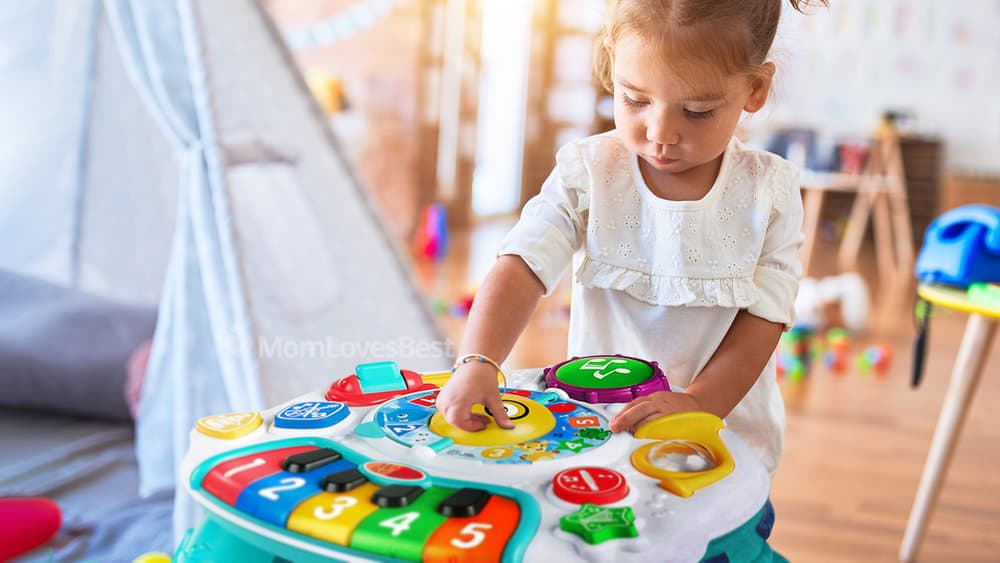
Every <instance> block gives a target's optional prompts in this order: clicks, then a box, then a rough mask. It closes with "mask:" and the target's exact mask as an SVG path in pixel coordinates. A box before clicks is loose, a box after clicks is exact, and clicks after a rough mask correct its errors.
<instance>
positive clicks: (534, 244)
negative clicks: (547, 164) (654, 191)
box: [498, 144, 590, 295]
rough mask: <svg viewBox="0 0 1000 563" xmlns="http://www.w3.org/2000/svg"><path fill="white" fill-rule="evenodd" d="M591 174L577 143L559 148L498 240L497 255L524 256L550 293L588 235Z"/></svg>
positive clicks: (547, 293)
mask: <svg viewBox="0 0 1000 563" xmlns="http://www.w3.org/2000/svg"><path fill="white" fill-rule="evenodd" d="M589 193H590V174H589V173H588V171H587V166H586V164H585V163H584V160H583V156H582V154H581V152H580V149H579V147H577V146H576V145H574V144H569V145H566V146H564V147H562V148H561V149H560V150H559V152H558V153H557V154H556V166H555V168H554V169H553V170H552V173H551V174H549V177H548V178H547V179H546V180H545V183H544V184H542V190H541V192H540V193H539V194H538V195H536V196H535V197H533V198H531V199H530V200H529V201H528V203H527V204H525V206H524V209H523V210H522V211H521V217H520V219H519V220H518V222H517V224H516V225H514V228H513V229H511V231H510V233H508V234H507V236H506V237H505V238H504V240H503V242H502V243H501V245H500V250H499V252H498V255H505V254H513V255H517V256H520V257H521V259H522V260H524V262H525V263H526V264H527V265H528V267H529V268H531V270H532V272H534V273H535V275H536V276H537V277H538V279H539V281H541V282H542V285H544V286H545V295H549V294H551V293H552V291H553V290H554V289H555V288H556V286H557V285H558V284H559V280H560V279H562V276H563V274H564V273H565V272H566V269H567V267H568V266H569V263H570V261H571V260H572V258H573V253H575V252H576V251H577V250H578V249H579V248H580V246H581V245H582V244H583V240H584V238H585V236H586V230H587V209H588V207H589V205H590V203H589V201H590V198H589Z"/></svg>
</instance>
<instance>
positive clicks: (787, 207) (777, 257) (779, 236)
mask: <svg viewBox="0 0 1000 563" xmlns="http://www.w3.org/2000/svg"><path fill="white" fill-rule="evenodd" d="M772 172H773V173H772V175H771V177H770V179H769V180H768V186H767V189H770V190H771V193H772V194H773V199H772V201H773V209H772V211H771V217H770V220H769V222H768V226H767V231H766V233H765V235H764V244H763V248H762V250H761V254H760V259H759V260H758V262H757V266H756V268H755V270H754V274H753V281H754V285H755V286H756V289H757V292H758V294H759V298H758V299H757V301H756V302H755V303H754V304H753V305H751V306H750V307H748V309H747V310H748V311H749V312H750V314H752V315H755V316H758V317H760V318H762V319H766V320H769V321H772V322H776V323H782V324H784V325H785V327H786V328H787V327H791V326H792V324H793V323H794V322H795V296H796V294H797V293H798V289H799V278H801V277H802V264H801V263H800V261H799V247H800V246H801V245H802V241H803V240H804V239H803V235H802V195H801V193H800V191H799V172H798V170H797V169H796V168H795V167H794V166H793V165H791V164H789V163H787V162H781V163H780V165H779V166H776V167H775V168H774V169H773V171H772Z"/></svg>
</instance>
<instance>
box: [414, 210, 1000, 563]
mask: <svg viewBox="0 0 1000 563" xmlns="http://www.w3.org/2000/svg"><path fill="white" fill-rule="evenodd" d="M509 225H510V222H509V221H508V220H499V221H493V222H490V223H485V224H483V225H481V226H479V227H477V228H476V229H474V230H472V231H471V232H468V233H451V248H450V250H449V253H448V255H447V256H446V257H445V259H444V260H443V261H441V262H439V263H428V262H420V261H418V263H417V264H416V274H417V276H418V278H419V281H420V283H421V284H422V285H423V287H424V288H425V290H426V291H427V293H428V295H429V296H430V298H431V299H433V300H435V301H436V302H437V303H438V304H443V305H447V304H449V303H453V302H455V301H457V300H459V299H460V297H461V296H462V295H463V294H465V293H467V292H469V291H470V290H472V289H474V284H475V283H477V282H478V281H479V280H481V279H482V277H483V276H484V275H485V274H486V271H487V270H488V269H489V266H490V265H491V264H492V262H493V255H494V253H495V250H496V247H497V243H498V242H499V239H500V237H501V236H502V235H503V233H504V232H506V229H507V228H508V227H509ZM834 254H835V252H833V249H832V248H823V247H822V245H820V247H819V249H818V252H817V255H818V256H821V257H830V256H832V255H834ZM823 260H824V258H819V261H820V262H821V263H820V264H816V265H815V266H814V269H815V270H816V271H817V272H818V273H819V274H820V275H823V273H824V271H826V272H829V271H830V270H831V265H830V264H825V263H822V261H823ZM864 270H865V271H868V270H869V269H868V268H864ZM567 304H568V290H567V291H565V292H562V291H560V292H556V294H554V295H553V296H551V297H549V298H546V299H544V300H543V302H542V304H541V305H540V307H539V309H538V311H537V312H536V314H535V316H534V317H533V319H532V322H531V324H530V325H529V327H528V328H527V329H526V332H525V333H524V335H523V336H522V338H521V339H520V341H519V342H518V344H517V346H516V347H515V349H514V351H513V353H512V354H511V356H510V358H509V359H508V362H507V367H508V368H523V367H537V366H543V365H548V364H551V363H554V362H556V361H559V360H562V359H564V357H565V354H566V332H567V319H568V317H567V315H566V307H567ZM880 307H881V309H876V313H875V317H874V321H875V322H874V323H873V324H874V325H875V329H874V330H872V331H871V334H869V335H867V336H865V337H864V338H863V339H860V338H859V340H858V341H857V342H855V343H854V348H853V351H854V352H857V351H860V350H862V349H863V348H864V347H865V346H866V345H867V344H888V345H890V346H891V347H892V349H893V351H894V358H893V361H892V363H891V367H890V371H889V372H888V373H887V374H886V375H885V376H881V377H879V376H862V375H860V374H858V373H857V372H855V371H853V370H852V371H851V372H849V373H847V374H845V375H834V374H832V373H830V372H829V371H827V370H826V369H825V368H824V367H823V366H822V365H820V366H814V368H813V370H812V371H811V372H810V374H809V376H808V377H807V378H806V379H805V380H803V381H802V382H800V383H797V384H790V383H788V382H785V383H783V385H784V387H783V391H784V394H785V398H786V408H787V410H788V429H787V435H786V448H785V453H784V457H783V458H782V462H781V467H780V469H779V471H778V475H777V477H776V478H775V481H774V488H773V491H772V500H773V502H774V506H775V510H776V513H777V525H776V527H775V531H774V535H773V536H772V545H773V546H774V547H775V548H776V549H777V550H778V551H780V552H781V553H782V554H783V555H785V556H786V557H788V558H789V559H790V560H791V561H794V562H817V563H820V562H821V563H833V562H840V561H843V562H848V561H850V562H855V561H896V560H898V555H897V554H898V551H899V544H900V541H901V539H902V536H903V529H904V527H905V526H906V521H907V518H908V515H909V511H910V506H911V503H912V502H913V497H914V494H915V492H916V489H917V483H918V481H919V479H920V473H921V470H922V468H923V464H924V458H925V456H926V454H927V450H928V447H929V446H930V441H931V436H932V434H933V432H934V425H935V422H936V420H937V416H938V412H939V410H940V407H941V401H942V397H943V395H944V392H945V389H946V386H947V383H948V380H949V378H950V374H951V366H952V363H953V362H954V360H955V356H956V353H957V351H958V344H959V341H960V339H961V336H962V331H963V329H964V326H965V320H966V316H965V315H963V314H960V313H948V312H939V313H938V314H937V316H936V317H935V318H934V320H933V324H932V328H931V339H930V346H929V350H928V359H927V364H926V368H927V371H926V375H925V377H924V382H923V384H922V385H921V386H920V387H919V388H918V389H916V390H913V389H911V388H910V381H909V379H910V376H909V370H910V354H911V342H912V339H913V334H914V329H913V322H912V320H911V315H910V306H909V303H906V304H904V305H902V306H900V307H896V308H894V310H887V309H888V308H887V307H885V306H881V305H880ZM442 322H443V323H444V325H445V326H446V328H447V330H448V331H449V333H450V335H451V337H452V338H453V339H454V340H455V341H456V342H458V341H460V338H461V330H462V327H463V324H464V319H462V318H461V317H453V316H451V315H449V314H446V313H445V314H442ZM994 408H1000V354H998V353H997V352H996V351H995V350H994V351H993V353H992V354H991V356H990V358H989V360H988V363H987V365H986V368H985V371H984V375H983V380H982V382H981V384H980V387H979V391H978V394H977V396H976V397H975V398H974V399H973V402H972V407H971V411H970V413H969V415H968V418H967V419H966V422H965V427H964V431H963V433H962V434H961V438H960V440H959V443H958V445H957V448H956V450H955V456H954V458H953V459H954V461H953V463H952V464H951V467H950V470H949V472H948V474H947V477H946V480H945V483H944V486H943V487H942V491H941V495H940V498H939V501H938V504H937V508H936V510H935V512H934V514H933V515H932V520H931V522H930V525H929V527H928V531H927V534H926V536H925V539H924V541H923V545H922V549H921V551H920V553H919V557H918V560H919V561H923V562H958V561H970V562H998V561H1000V427H998V425H997V424H996V422H995V421H994V420H993V418H992V416H991V414H990V413H991V412H992V409H994Z"/></svg>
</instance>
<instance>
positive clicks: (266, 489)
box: [236, 459, 356, 527]
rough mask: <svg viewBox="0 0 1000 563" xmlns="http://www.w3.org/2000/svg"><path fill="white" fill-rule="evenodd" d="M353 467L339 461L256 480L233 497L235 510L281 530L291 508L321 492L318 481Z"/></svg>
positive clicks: (348, 463)
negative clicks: (304, 470)
mask: <svg viewBox="0 0 1000 563" xmlns="http://www.w3.org/2000/svg"><path fill="white" fill-rule="evenodd" d="M354 467H356V466H355V465H354V464H353V463H350V462H349V461H346V460H343V459H339V460H337V461H335V462H333V463H328V464H326V465H324V466H322V467H320V468H317V469H314V470H312V471H307V472H305V473H289V472H287V471H282V472H280V473H275V474H274V475H271V476H269V477H265V478H263V479H258V480H256V481H254V482H253V483H251V484H250V485H249V486H248V487H247V488H245V489H243V492H242V493H240V496H238V497H237V498H236V510H239V511H241V512H244V513H246V514H249V515H250V516H255V517H257V518H260V519H261V520H264V521H266V522H270V523H271V524H275V525H277V526H282V527H284V526H285V522H287V521H288V516H289V515H290V514H291V513H292V511H293V510H295V507H297V506H298V505H299V504H301V503H302V502H304V501H306V500H308V499H310V498H312V497H314V496H316V495H318V494H320V493H322V492H323V490H322V489H321V488H320V481H322V480H323V478H324V477H326V476H327V475H332V474H334V473H338V472H340V471H344V470H347V469H353V468H354Z"/></svg>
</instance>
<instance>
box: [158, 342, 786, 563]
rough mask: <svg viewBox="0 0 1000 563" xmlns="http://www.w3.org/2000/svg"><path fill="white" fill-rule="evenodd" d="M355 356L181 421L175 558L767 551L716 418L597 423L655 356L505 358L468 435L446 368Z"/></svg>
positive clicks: (653, 555) (732, 448)
mask: <svg viewBox="0 0 1000 563" xmlns="http://www.w3.org/2000/svg"><path fill="white" fill-rule="evenodd" d="M356 371H357V373H355V374H351V375H350V376H348V377H345V378H343V379H340V380H338V381H335V382H334V383H333V384H331V386H330V388H329V389H327V390H326V391H325V392H322V393H314V394H308V395H305V396H302V397H299V398H297V399H295V400H293V401H291V402H289V403H286V404H284V405H282V406H280V407H277V408H274V409H270V410H268V411H265V412H263V413H257V412H250V413H230V414H226V415H219V416H214V417H207V418H205V419H202V420H200V421H199V422H198V425H197V427H196V428H195V429H194V430H193V431H192V433H191V448H190V450H189V451H188V454H187V456H186V457H185V460H184V463H183V466H182V471H183V472H184V474H186V475H189V479H188V482H187V486H188V490H189V491H190V493H191V494H192V495H193V497H194V498H195V499H196V501H197V502H198V503H199V504H200V505H201V506H202V507H203V508H204V509H205V514H206V516H207V518H206V519H205V521H204V522H203V523H202V524H201V525H199V526H198V527H196V528H195V529H193V530H191V531H189V533H188V535H187V536H186V537H185V538H184V540H183V541H182V542H181V545H180V547H179V548H178V551H177V554H176V558H175V561H178V562H188V563H198V562H208V561H241V562H247V563H255V562H260V563H274V562H283V561H291V562H296V563H299V562H314V561H315V562H318V561H331V560H334V561H337V560H339V561H371V560H376V561H441V562H445V561H448V562H451V561H456V562H457V561H477V562H478V561H502V562H514V561H542V560H545V559H550V558H551V557H552V556H561V557H564V558H565V560H567V561H577V560H583V561H607V560H632V561H652V560H655V561H698V560H702V561H713V562H722V561H780V560H783V559H782V558H781V557H780V556H779V555H777V554H776V553H774V552H773V551H771V549H770V547H769V546H768V545H767V543H766V539H767V537H768V535H769V533H770V529H771V523H772V522H773V513H772V512H771V509H770V505H769V504H768V502H767V498H768V493H769V487H770V479H769V477H768V474H767V472H766V471H765V470H764V468H763V466H761V465H760V463H759V462H758V461H757V460H756V458H755V457H754V456H753V454H752V453H751V451H750V450H749V448H748V447H747V446H746V445H745V444H744V443H743V442H741V441H740V440H739V439H738V438H737V437H736V436H735V435H733V434H731V433H730V432H728V431H727V430H725V428H724V424H723V423H722V421H721V420H719V419H718V418H717V417H714V416H712V415H710V414H707V413H679V414H675V415H670V416H667V417H663V418H660V419H657V420H655V421H653V422H651V423H648V424H645V425H644V426H642V427H641V428H640V429H639V430H638V431H636V432H635V434H634V435H631V434H627V433H619V434H613V433H612V432H611V431H610V429H609V428H608V420H609V418H610V416H612V415H613V414H614V413H615V412H617V410H620V408H621V407H622V405H623V403H625V402H627V401H629V400H631V398H633V397H636V396H642V395H644V394H647V393H650V392H653V391H657V390H669V388H670V387H669V385H668V383H667V380H666V378H665V376H664V374H663V372H662V371H661V370H660V369H659V367H658V366H657V365H656V363H655V362H645V361H643V360H640V359H637V358H629V357H624V356H600V357H586V358H573V359H571V360H569V361H567V362H563V363H561V364H558V365H556V366H552V367H550V368H547V369H546V370H544V372H542V371H541V370H532V371H524V372H516V373H514V374H511V378H510V382H511V384H512V386H511V387H509V388H506V389H503V390H502V395H501V396H502V400H503V403H504V407H505V409H506V410H507V414H508V416H510V418H511V420H512V421H513V422H514V424H515V428H514V429H512V430H505V429H501V428H499V427H498V426H496V424H495V423H491V424H490V425H488V426H487V428H486V429H485V430H483V431H481V432H474V433H473V432H465V431H462V430H459V429H457V428H454V427H453V426H451V425H450V424H448V423H447V422H445V421H444V419H443V418H442V417H441V415H440V413H438V411H437V409H436V408H435V400H436V398H437V393H438V391H439V387H438V386H439V385H440V384H442V383H443V382H444V381H445V380H446V379H447V377H448V375H447V374H426V375H421V374H417V373H415V372H412V371H407V370H399V369H398V368H397V367H396V366H395V364H394V363H392V362H380V363H376V364H363V365H360V366H358V368H357V370H356ZM475 408H477V409H482V407H475ZM480 412H486V413H487V414H489V413H488V411H483V410H480Z"/></svg>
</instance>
